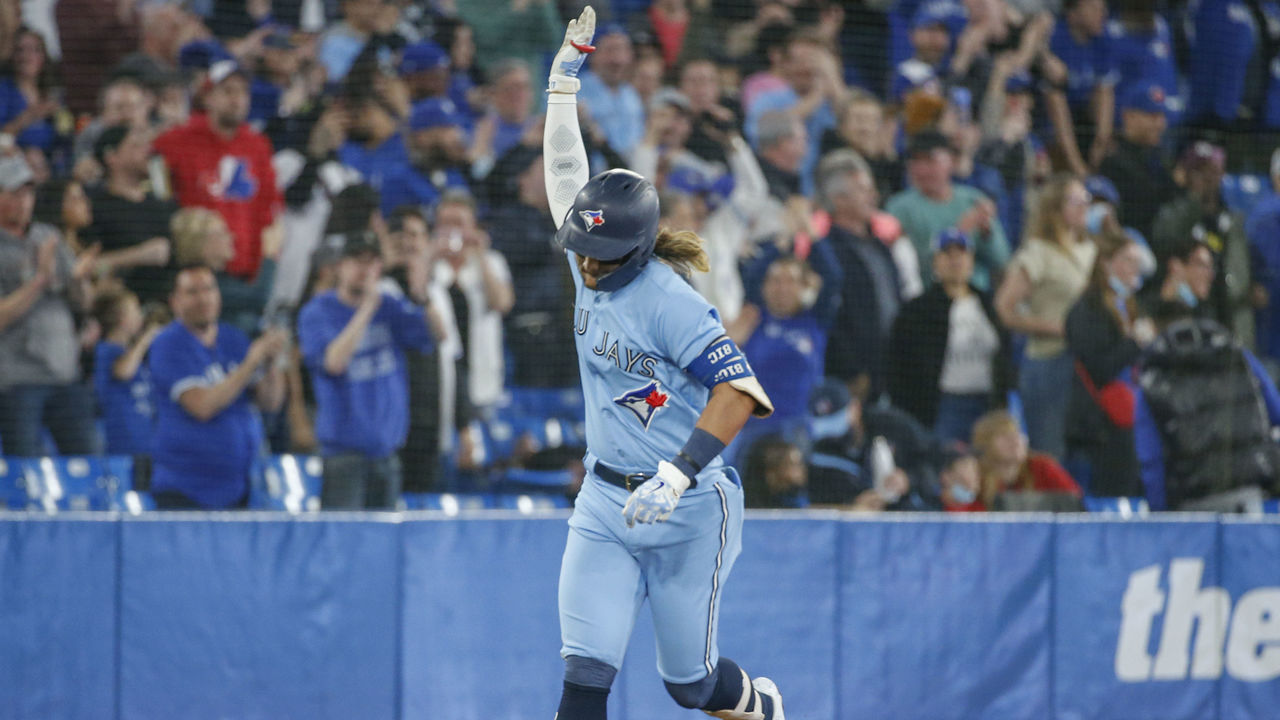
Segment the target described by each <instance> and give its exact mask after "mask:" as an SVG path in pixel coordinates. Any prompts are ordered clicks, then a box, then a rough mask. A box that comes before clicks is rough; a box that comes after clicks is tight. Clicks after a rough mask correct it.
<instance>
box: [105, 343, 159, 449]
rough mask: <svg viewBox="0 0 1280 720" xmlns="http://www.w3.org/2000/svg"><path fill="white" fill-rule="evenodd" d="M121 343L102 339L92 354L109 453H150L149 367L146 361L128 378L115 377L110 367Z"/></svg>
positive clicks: (122, 349)
mask: <svg viewBox="0 0 1280 720" xmlns="http://www.w3.org/2000/svg"><path fill="white" fill-rule="evenodd" d="M124 353H125V348H124V346H123V345H119V344H117V343H113V342H110V341H108V340H103V341H102V342H99V343H98V345H97V347H96V348H95V349H94V353H93V391H94V394H95V395H97V397H98V412H99V413H100V414H101V415H102V421H103V422H102V425H103V434H104V435H105V436H106V441H107V454H108V455H141V454H147V453H150V452H151V431H152V428H151V425H152V421H153V420H154V417H155V412H153V410H152V408H151V370H150V369H148V368H147V366H146V365H145V364H143V365H142V366H141V367H139V368H138V371H137V372H136V373H134V374H133V377H132V378H129V379H128V380H117V379H116V378H115V376H114V375H113V374H112V373H111V366H112V365H114V364H115V362H116V361H117V360H119V359H120V356H121V355H124Z"/></svg>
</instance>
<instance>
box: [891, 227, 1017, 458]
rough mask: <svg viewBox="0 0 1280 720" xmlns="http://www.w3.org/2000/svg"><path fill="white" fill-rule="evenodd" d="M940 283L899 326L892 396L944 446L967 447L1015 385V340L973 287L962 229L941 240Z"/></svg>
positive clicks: (907, 309) (937, 255)
mask: <svg viewBox="0 0 1280 720" xmlns="http://www.w3.org/2000/svg"><path fill="white" fill-rule="evenodd" d="M934 244H935V249H934V253H933V275H934V278H935V279H936V280H937V282H936V283H935V284H934V285H932V286H931V287H930V288H929V290H928V291H927V292H925V294H924V295H921V296H920V297H918V298H915V299H914V300H912V301H911V302H908V303H907V304H906V305H904V306H903V307H902V311H901V312H900V313H898V317H897V319H895V320H894V322H893V332H892V334H891V336H890V339H889V348H888V351H887V360H886V363H885V365H886V367H887V368H888V388H889V397H890V398H891V399H892V400H893V403H894V404H895V405H897V406H898V407H900V408H902V409H903V410H906V411H907V412H909V413H911V415H912V416H913V417H915V419H916V420H919V421H920V423H921V424H923V425H924V426H925V427H931V428H933V434H934V435H936V436H937V437H938V439H940V440H942V441H943V442H947V441H957V442H965V441H967V440H968V439H969V437H970V434H971V431H972V429H973V424H974V423H975V422H977V420H978V418H979V417H981V416H982V415H983V414H985V413H986V412H987V411H989V410H992V409H994V408H998V407H1003V406H1004V404H1005V396H1006V394H1007V393H1008V391H1009V390H1010V389H1012V388H1013V386H1014V377H1013V357H1012V349H1011V343H1010V339H1009V335H1008V333H1007V332H1006V331H1005V329H1004V326H1003V325H1002V324H1001V323H1000V320H999V315H998V314H997V313H996V309H995V305H994V304H993V303H992V301H991V297H990V295H988V294H987V293H983V292H981V291H979V290H978V289H977V288H975V287H973V285H971V284H970V279H971V278H972V276H973V262H974V261H973V242H972V241H971V240H970V239H969V236H967V235H965V234H964V233H962V232H960V231H958V230H946V231H943V232H942V234H940V235H939V236H938V238H937V239H936V240H935V243H934Z"/></svg>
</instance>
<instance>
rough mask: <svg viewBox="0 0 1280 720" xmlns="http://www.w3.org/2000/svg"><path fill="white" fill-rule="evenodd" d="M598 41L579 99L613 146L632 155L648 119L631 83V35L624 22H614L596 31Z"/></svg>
mask: <svg viewBox="0 0 1280 720" xmlns="http://www.w3.org/2000/svg"><path fill="white" fill-rule="evenodd" d="M595 44H596V51H595V52H594V53H592V55H591V62H590V63H588V66H587V67H586V68H585V70H586V72H583V73H582V89H581V90H580V91H579V93H578V98H579V102H581V103H582V104H583V105H584V106H585V107H586V111H587V113H588V114H590V115H591V118H592V119H593V120H595V121H596V123H598V124H599V125H600V127H601V129H603V130H604V135H605V138H607V139H608V142H609V145H610V146H611V147H613V148H614V149H615V150H617V151H618V152H620V153H622V154H623V155H630V154H631V150H632V148H634V147H635V146H636V144H637V143H639V142H640V136H641V135H643V134H644V120H645V117H644V105H643V104H641V102H640V95H639V94H638V93H636V90H635V88H634V87H632V86H631V83H630V76H631V73H632V69H633V66H634V64H635V53H634V52H633V51H632V49H631V38H630V37H629V36H628V35H627V32H626V30H625V29H624V28H623V27H622V26H621V25H617V24H613V23H610V24H607V25H605V26H604V27H602V28H600V29H599V30H597V31H596V39H595Z"/></svg>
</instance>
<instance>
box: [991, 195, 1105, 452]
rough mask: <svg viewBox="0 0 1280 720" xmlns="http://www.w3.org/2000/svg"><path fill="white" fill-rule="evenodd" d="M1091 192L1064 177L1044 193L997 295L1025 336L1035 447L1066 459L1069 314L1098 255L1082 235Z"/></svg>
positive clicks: (1022, 383)
mask: <svg viewBox="0 0 1280 720" xmlns="http://www.w3.org/2000/svg"><path fill="white" fill-rule="evenodd" d="M1088 207H1089V194H1088V192H1086V191H1085V189H1084V186H1083V185H1081V184H1080V181H1079V180H1076V179H1075V178H1074V177H1072V176H1069V175H1059V176H1056V177H1054V178H1053V179H1052V180H1050V182H1049V184H1048V185H1046V186H1045V188H1044V189H1043V190H1042V191H1041V193H1040V197H1039V200H1038V201H1037V206H1036V212H1035V214H1034V216H1033V217H1032V220H1031V224H1030V226H1029V228H1028V232H1027V239H1026V240H1025V241H1024V242H1023V243H1022V247H1020V248H1018V252H1017V254H1016V255H1014V256H1013V260H1011V261H1010V263H1009V269H1008V272H1006V273H1005V276H1004V281H1003V282H1002V283H1001V284H1000V289H999V291H998V292H997V293H996V310H997V311H998V312H999V313H1000V320H1001V322H1003V323H1004V326H1005V327H1006V328H1007V329H1009V330H1011V331H1013V332H1017V333H1022V334H1023V335H1026V336H1027V345H1026V357H1025V359H1024V360H1023V362H1022V367H1021V372H1020V375H1019V383H1018V389H1019V394H1020V395H1021V397H1022V405H1023V407H1024V408H1026V419H1027V435H1028V436H1030V439H1031V447H1032V449H1034V450H1038V451H1040V452H1044V453H1047V454H1049V455H1051V456H1053V457H1055V458H1063V457H1065V452H1066V448H1065V445H1064V442H1065V438H1066V427H1065V425H1064V423H1065V422H1066V404H1067V389H1068V388H1069V387H1070V385H1071V377H1072V360H1071V356H1070V355H1069V354H1067V352H1066V344H1065V340H1064V338H1065V322H1066V317H1067V311H1068V310H1070V309H1071V306H1072V305H1074V304H1075V302H1076V300H1077V299H1078V298H1079V297H1080V294H1081V293H1082V292H1084V288H1085V285H1087V284H1088V282H1089V272H1090V270H1091V269H1092V268H1093V261H1094V258H1095V257H1096V255H1097V248H1096V247H1095V246H1094V244H1093V240H1092V239H1091V238H1090V237H1089V236H1088V235H1087V234H1085V212H1086V211H1087V209H1088Z"/></svg>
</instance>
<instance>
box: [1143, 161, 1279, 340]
mask: <svg viewBox="0 0 1280 720" xmlns="http://www.w3.org/2000/svg"><path fill="white" fill-rule="evenodd" d="M1178 167H1179V169H1180V170H1181V171H1182V175H1183V176H1184V178H1185V180H1186V184H1185V191H1184V193H1183V194H1182V195H1181V197H1178V198H1176V199H1174V200H1171V201H1170V202H1168V203H1167V204H1165V205H1164V206H1163V207H1161V208H1160V210H1159V212H1158V213H1156V219H1155V226H1154V228H1153V230H1152V235H1151V236H1150V237H1151V240H1152V244H1153V246H1154V247H1153V249H1154V251H1155V253H1156V255H1157V256H1162V255H1163V254H1164V253H1166V252H1167V248H1170V247H1172V246H1173V245H1174V244H1175V243H1176V242H1177V241H1178V240H1179V239H1181V238H1185V237H1188V236H1190V237H1196V238H1201V239H1203V240H1204V241H1205V243H1206V244H1207V245H1208V246H1209V249H1210V250H1212V251H1213V260H1214V269H1215V270H1216V273H1215V275H1214V283H1213V289H1212V291H1211V292H1210V294H1209V300H1208V304H1209V306H1210V307H1211V308H1212V312H1213V313H1214V319H1216V320H1217V321H1218V322H1220V323H1222V324H1223V325H1224V326H1225V327H1226V328H1227V329H1229V330H1230V331H1231V332H1232V333H1233V334H1234V335H1235V336H1236V339H1237V340H1239V341H1240V343H1241V344H1242V345H1244V346H1245V347H1247V348H1253V347H1254V346H1255V342H1254V333H1255V326H1254V317H1253V312H1254V310H1255V309H1260V308H1263V307H1266V305H1267V291H1266V288H1265V287H1263V285H1262V284H1261V283H1258V282H1256V281H1255V280H1254V278H1253V268H1252V265H1253V263H1252V259H1251V257H1250V255H1251V248H1250V246H1249V238H1248V237H1247V236H1246V234H1245V220H1244V217H1243V216H1242V215H1241V214H1240V213H1238V212H1235V211H1234V210H1231V209H1230V208H1228V207H1227V205H1226V202H1224V200H1223V198H1222V176H1223V173H1224V172H1225V170H1226V151H1225V150H1223V148H1221V147H1219V146H1217V145H1213V144H1212V143H1208V142H1204V141H1197V142H1193V143H1192V144H1191V145H1189V146H1188V147H1187V149H1186V150H1185V151H1184V152H1183V154H1182V157H1181V159H1180V161H1179V163H1178Z"/></svg>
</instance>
